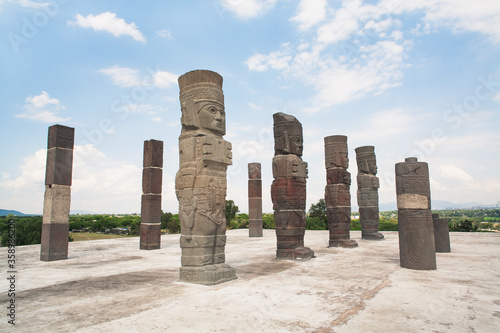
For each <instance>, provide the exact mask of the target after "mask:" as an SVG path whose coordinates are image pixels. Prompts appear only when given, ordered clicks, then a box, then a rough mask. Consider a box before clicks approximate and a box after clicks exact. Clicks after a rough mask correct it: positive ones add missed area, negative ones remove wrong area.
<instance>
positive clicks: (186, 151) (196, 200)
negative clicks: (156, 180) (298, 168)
mask: <svg viewBox="0 0 500 333" xmlns="http://www.w3.org/2000/svg"><path fill="white" fill-rule="evenodd" d="M178 81H179V88H180V103H181V110H182V118H181V124H182V131H181V135H180V137H179V155H180V156H179V163H180V167H179V171H178V172H177V175H176V179H175V191H176V195H177V199H178V200H179V219H180V224H181V239H180V245H181V250H182V257H181V264H182V267H181V268H180V281H183V282H191V283H199V284H205V285H212V284H217V283H221V282H225V281H229V280H232V279H236V274H235V271H234V269H233V268H232V267H231V266H229V265H227V264H225V254H224V247H225V245H226V217H225V199H226V187H227V184H226V183H227V182H226V170H227V167H228V165H231V164H232V162H231V159H232V153H231V143H229V142H227V141H225V140H224V139H223V138H222V136H223V135H224V134H226V115H225V111H224V95H223V92H222V77H221V76H220V75H219V74H218V73H215V72H212V71H207V70H195V71H191V72H188V73H186V74H184V75H182V76H180V77H179V80H178Z"/></svg>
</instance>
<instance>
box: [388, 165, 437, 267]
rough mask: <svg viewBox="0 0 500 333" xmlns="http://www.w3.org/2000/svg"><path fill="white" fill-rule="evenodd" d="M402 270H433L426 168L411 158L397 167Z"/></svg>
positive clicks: (434, 262) (432, 238)
mask: <svg viewBox="0 0 500 333" xmlns="http://www.w3.org/2000/svg"><path fill="white" fill-rule="evenodd" d="M396 193H397V200H398V225H399V227H398V229H399V230H398V233H399V255H400V264H401V267H405V268H410V269H418V270H432V269H436V248H435V239H434V226H433V219H432V212H431V210H430V187H429V168H428V165H427V163H425V162H418V160H417V159H416V158H414V157H410V158H407V159H406V160H405V162H401V163H397V164H396Z"/></svg>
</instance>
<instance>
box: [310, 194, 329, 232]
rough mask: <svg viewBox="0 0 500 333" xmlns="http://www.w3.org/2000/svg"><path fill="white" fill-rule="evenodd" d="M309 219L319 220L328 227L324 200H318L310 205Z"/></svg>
mask: <svg viewBox="0 0 500 333" xmlns="http://www.w3.org/2000/svg"><path fill="white" fill-rule="evenodd" d="M309 217H317V218H319V219H320V220H321V221H322V222H323V223H324V224H325V225H326V226H328V218H327V216H326V202H325V199H319V201H318V202H317V203H316V204H312V205H311V208H309Z"/></svg>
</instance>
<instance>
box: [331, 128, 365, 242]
mask: <svg viewBox="0 0 500 333" xmlns="http://www.w3.org/2000/svg"><path fill="white" fill-rule="evenodd" d="M347 153H348V150H347V136H345V135H331V136H327V137H325V166H326V183H327V184H326V187H325V203H326V215H327V218H328V229H329V230H330V242H329V246H330V247H345V248H354V247H357V246H358V243H356V242H355V241H354V240H352V239H350V230H351V194H350V186H351V174H350V173H349V171H347V168H348V167H349V158H348V156H347Z"/></svg>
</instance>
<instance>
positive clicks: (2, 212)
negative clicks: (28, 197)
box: [0, 209, 29, 216]
mask: <svg viewBox="0 0 500 333" xmlns="http://www.w3.org/2000/svg"><path fill="white" fill-rule="evenodd" d="M9 214H12V215H14V216H29V214H24V213H21V212H18V211H17V210H9V209H0V216H7V215H9Z"/></svg>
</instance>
